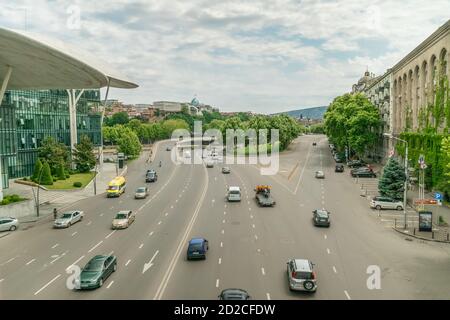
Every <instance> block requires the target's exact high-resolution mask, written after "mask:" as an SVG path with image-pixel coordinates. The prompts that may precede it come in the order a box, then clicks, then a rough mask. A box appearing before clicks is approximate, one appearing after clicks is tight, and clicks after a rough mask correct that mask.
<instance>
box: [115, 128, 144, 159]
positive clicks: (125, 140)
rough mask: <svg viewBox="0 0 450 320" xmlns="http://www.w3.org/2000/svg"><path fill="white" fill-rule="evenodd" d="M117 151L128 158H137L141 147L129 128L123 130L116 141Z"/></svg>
mask: <svg viewBox="0 0 450 320" xmlns="http://www.w3.org/2000/svg"><path fill="white" fill-rule="evenodd" d="M117 145H118V151H119V152H123V153H124V154H126V155H127V156H128V157H130V158H134V157H137V156H138V155H139V153H140V152H141V150H142V145H141V143H140V142H139V138H138V136H137V135H136V133H134V132H133V130H131V129H130V128H123V129H122V130H121V132H120V138H119V139H118V141H117Z"/></svg>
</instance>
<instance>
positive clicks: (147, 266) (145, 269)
mask: <svg viewBox="0 0 450 320" xmlns="http://www.w3.org/2000/svg"><path fill="white" fill-rule="evenodd" d="M158 253H159V250H156V252H155V254H154V255H153V257H152V258H151V259H150V261H149V262H148V263H145V264H144V268H143V269H142V274H144V273H145V271H147V270H148V269H150V268H151V267H152V266H153V260H155V258H156V256H157V255H158Z"/></svg>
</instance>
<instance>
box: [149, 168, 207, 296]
mask: <svg viewBox="0 0 450 320" xmlns="http://www.w3.org/2000/svg"><path fill="white" fill-rule="evenodd" d="M203 170H204V172H205V174H206V175H205V183H204V187H203V192H202V195H201V196H200V199H199V201H198V203H197V207H196V208H195V211H194V214H193V215H192V218H191V220H190V221H189V223H188V225H187V226H186V230H185V232H184V234H183V237H182V238H181V240H180V243H179V244H178V248H177V250H176V251H175V255H174V256H173V257H172V260H171V261H170V264H169V266H168V268H167V270H166V273H165V274H164V276H163V278H162V280H161V283H160V284H159V286H158V289H157V291H156V294H155V296H154V298H153V299H154V300H161V299H162V296H163V294H164V291H165V290H166V287H167V284H168V283H169V280H170V277H171V276H172V273H173V271H174V269H175V265H176V263H177V261H178V259H179V258H180V255H181V253H182V250H183V248H184V246H185V244H186V241H187V238H188V236H189V233H190V232H191V230H192V228H193V226H194V223H195V220H196V219H197V216H198V213H199V211H200V208H201V207H202V205H203V201H204V199H205V196H206V193H207V191H208V185H209V176H208V171H207V170H206V168H205V167H204V168H203ZM174 172H175V171H174Z"/></svg>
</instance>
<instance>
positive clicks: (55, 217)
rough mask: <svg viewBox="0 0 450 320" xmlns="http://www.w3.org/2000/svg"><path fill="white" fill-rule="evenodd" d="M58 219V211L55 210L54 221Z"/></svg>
mask: <svg viewBox="0 0 450 320" xmlns="http://www.w3.org/2000/svg"><path fill="white" fill-rule="evenodd" d="M57 218H58V210H57V209H56V208H54V209H53V219H54V220H56V219H57Z"/></svg>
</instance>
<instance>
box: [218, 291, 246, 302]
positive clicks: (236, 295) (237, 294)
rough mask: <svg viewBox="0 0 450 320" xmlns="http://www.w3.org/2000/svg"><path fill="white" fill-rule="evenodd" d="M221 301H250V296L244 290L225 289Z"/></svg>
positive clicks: (220, 296)
mask: <svg viewBox="0 0 450 320" xmlns="http://www.w3.org/2000/svg"><path fill="white" fill-rule="evenodd" d="M218 298H219V299H220V300H250V298H251V297H250V295H249V294H248V292H247V291H245V290H242V289H234V288H232V289H225V290H223V291H222V292H221V293H220V295H219V297H218Z"/></svg>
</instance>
